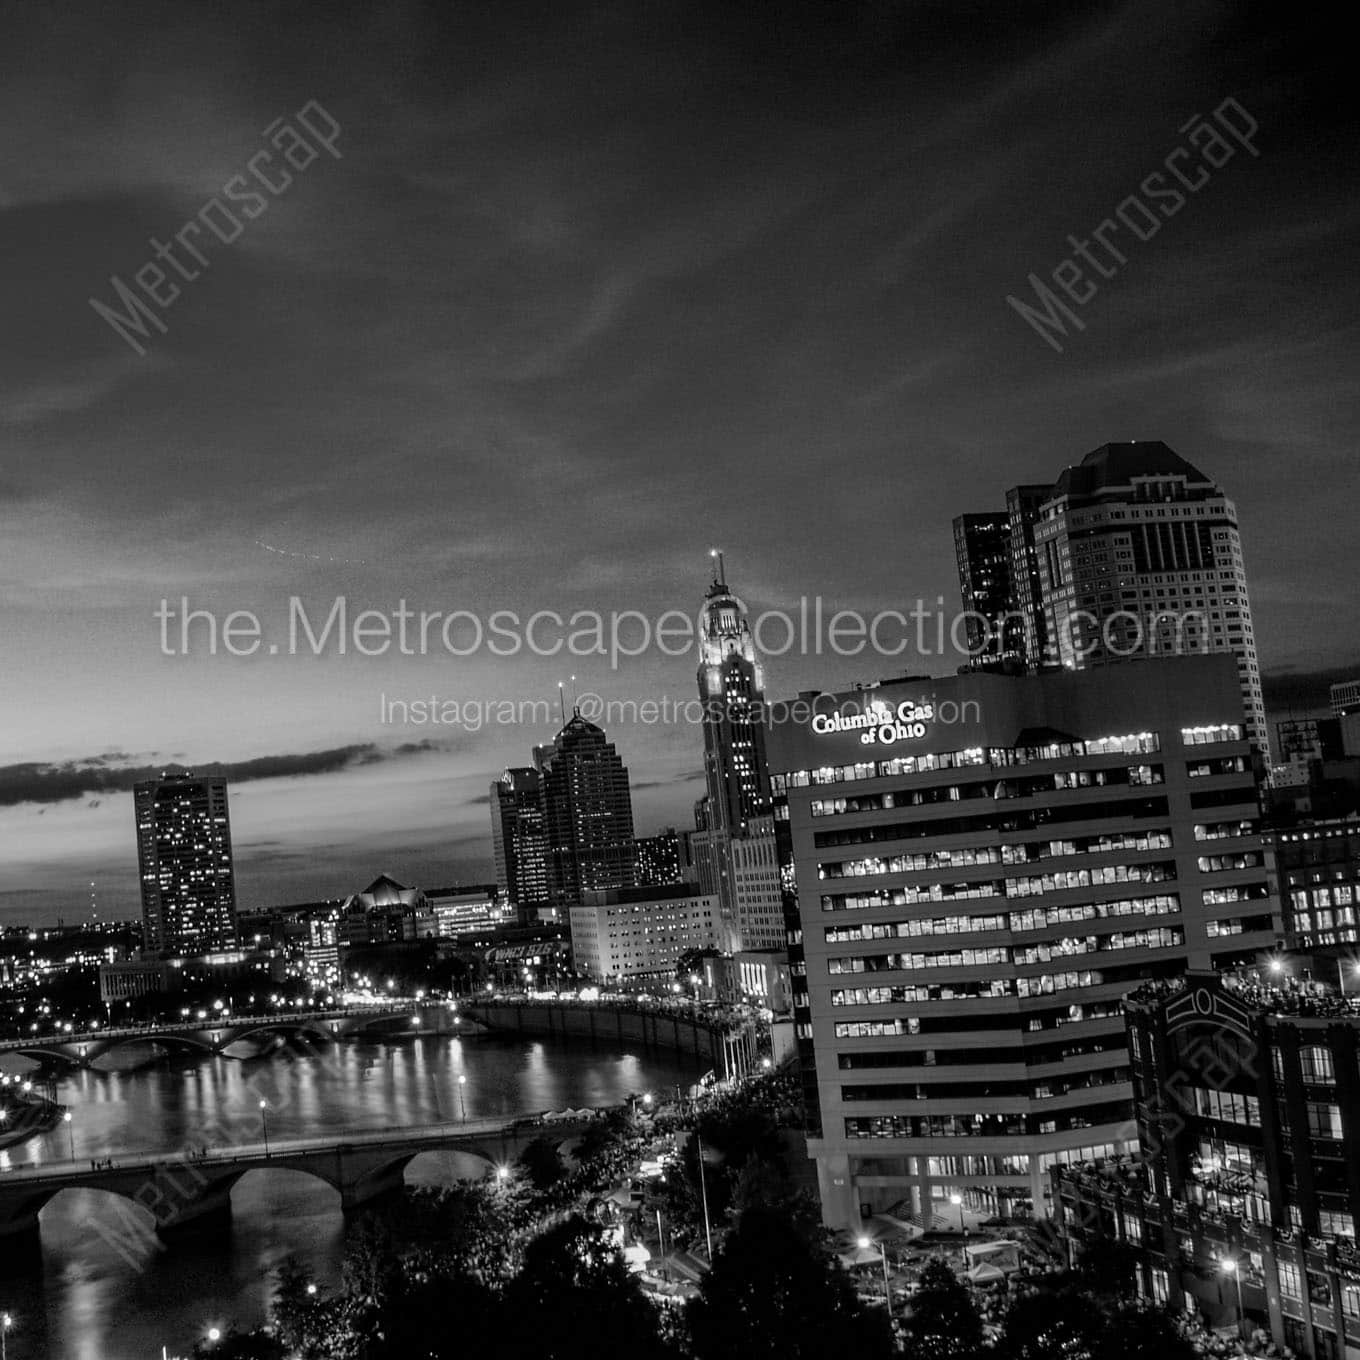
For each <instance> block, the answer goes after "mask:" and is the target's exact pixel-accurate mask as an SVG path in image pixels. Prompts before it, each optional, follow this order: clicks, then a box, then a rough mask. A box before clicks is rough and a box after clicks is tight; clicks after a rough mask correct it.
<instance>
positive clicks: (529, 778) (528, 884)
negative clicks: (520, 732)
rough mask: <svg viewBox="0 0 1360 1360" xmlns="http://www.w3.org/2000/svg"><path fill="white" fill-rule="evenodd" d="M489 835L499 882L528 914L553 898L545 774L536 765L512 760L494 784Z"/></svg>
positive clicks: (514, 903)
mask: <svg viewBox="0 0 1360 1360" xmlns="http://www.w3.org/2000/svg"><path fill="white" fill-rule="evenodd" d="M491 840H492V846H493V851H494V854H495V860H496V886H497V887H498V888H499V889H500V890H501V892H503V893H504V894H505V896H506V898H507V900H508V901H509V902H510V903H511V905H512V906H513V907H514V908H515V910H516V912H517V913H518V914H519V917H520V919H521V920H528V919H530V918H532V916H533V915H534V913H535V912H536V911H537V909H538V908H539V907H545V906H547V905H548V904H549V903H550V902H551V900H552V895H551V893H550V891H549V887H548V830H547V818H546V815H545V812H544V807H543V777H542V775H541V774H540V773H539V771H538V770H536V769H534V768H533V767H532V766H511V767H510V768H509V769H507V770H506V772H505V773H504V774H503V775H502V776H501V777H500V778H499V779H498V780H496V782H495V783H494V784H492V785H491Z"/></svg>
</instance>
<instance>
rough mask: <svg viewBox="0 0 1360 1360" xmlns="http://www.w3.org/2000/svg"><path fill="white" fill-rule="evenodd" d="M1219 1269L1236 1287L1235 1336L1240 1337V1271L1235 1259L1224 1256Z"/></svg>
mask: <svg viewBox="0 0 1360 1360" xmlns="http://www.w3.org/2000/svg"><path fill="white" fill-rule="evenodd" d="M1219 1266H1220V1268H1221V1269H1222V1270H1223V1273H1224V1274H1225V1275H1231V1276H1232V1279H1233V1284H1234V1285H1236V1287H1237V1335H1238V1336H1239V1337H1240V1336H1241V1335H1242V1321H1243V1319H1242V1271H1241V1269H1240V1268H1239V1266H1238V1264H1237V1259H1236V1257H1233V1256H1225V1257H1224V1258H1223V1259H1222V1261H1220V1262H1219Z"/></svg>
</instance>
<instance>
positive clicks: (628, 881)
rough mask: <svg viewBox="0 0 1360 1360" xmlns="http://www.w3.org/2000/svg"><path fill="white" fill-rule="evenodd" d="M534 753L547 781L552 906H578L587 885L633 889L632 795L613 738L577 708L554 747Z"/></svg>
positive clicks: (598, 888) (545, 805) (589, 887)
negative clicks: (589, 720)
mask: <svg viewBox="0 0 1360 1360" xmlns="http://www.w3.org/2000/svg"><path fill="white" fill-rule="evenodd" d="M535 755H536V757H537V758H538V762H539V765H538V768H539V773H540V774H541V776H542V781H543V811H544V817H545V824H546V831H547V842H548V892H549V896H550V899H551V901H552V904H553V905H554V906H557V907H571V906H575V905H578V904H579V903H580V901H581V894H582V893H583V892H586V891H602V890H605V889H609V888H631V887H633V886H634V885H635V883H636V881H637V875H636V869H635V863H636V854H637V851H636V847H635V846H634V844H633V797H632V793H631V791H630V790H629V787H628V770H627V768H626V767H625V766H624V763H623V761H622V760H621V759H620V758H619V753H618V752H617V751H616V750H615V749H614V744H613V742H611V741H610V740H609V739H608V738H607V737H606V736H605V734H604V732H603V730H602V729H600V728H599V727H596V725H595V724H594V723H592V722H588V721H587V720H586V719H585V718H583V717H582V716H581V713H580V710H579V709H577V710H575V711H574V712H573V713H572V716H571V717H570V718H569V719H568V720H567V722H566V725H565V726H564V727H563V728H562V730H561V731H560V732H559V733H558V734H557V736H556V737H555V738H554V739H553V743H552V745H551V746H547V747H540V748H538V750H537V751H536V752H535Z"/></svg>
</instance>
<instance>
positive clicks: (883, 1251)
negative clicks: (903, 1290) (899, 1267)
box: [859, 1237, 892, 1317]
mask: <svg viewBox="0 0 1360 1360" xmlns="http://www.w3.org/2000/svg"><path fill="white" fill-rule="evenodd" d="M870 1247H877V1248H878V1254H879V1256H880V1257H881V1258H882V1260H883V1301H884V1302H885V1303H886V1304H887V1305H888V1316H889V1317H892V1286H891V1285H890V1284H889V1283H888V1249H887V1248H886V1247H885V1246H884V1245H883V1243H882V1242H875V1241H873V1240H872V1239H871V1238H868V1237H861V1238H860V1239H859V1249H860V1250H861V1251H868V1249H869V1248H870Z"/></svg>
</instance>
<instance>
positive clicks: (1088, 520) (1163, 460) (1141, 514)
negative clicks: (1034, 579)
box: [1034, 440, 1270, 763]
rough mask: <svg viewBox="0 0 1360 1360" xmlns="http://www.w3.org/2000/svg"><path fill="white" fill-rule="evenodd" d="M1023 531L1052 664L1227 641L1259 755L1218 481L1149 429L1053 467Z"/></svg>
mask: <svg viewBox="0 0 1360 1360" xmlns="http://www.w3.org/2000/svg"><path fill="white" fill-rule="evenodd" d="M1034 538H1035V547H1036V548H1037V550H1038V555H1039V577H1040V588H1041V590H1042V594H1043V611H1044V618H1045V626H1046V628H1047V630H1048V633H1049V636H1050V638H1051V639H1052V645H1053V646H1054V647H1055V648H1056V655H1057V659H1058V660H1059V661H1060V662H1061V663H1062V665H1064V666H1066V667H1069V668H1076V669H1084V668H1086V667H1089V666H1100V665H1105V664H1109V663H1111V662H1119V661H1124V660H1127V659H1128V658H1129V657H1133V656H1163V655H1182V654H1185V653H1190V652H1230V653H1232V655H1233V656H1234V657H1235V658H1236V662H1237V670H1238V683H1239V687H1240V689H1241V693H1242V705H1243V711H1244V713H1245V717H1246V727H1247V733H1248V736H1249V737H1250V739H1251V742H1252V745H1253V747H1254V748H1255V749H1256V750H1257V751H1258V752H1259V753H1260V754H1261V755H1262V756H1264V757H1265V758H1266V760H1267V763H1268V762H1269V754H1270V748H1269V741H1268V738H1267V735H1266V712H1265V703H1264V701H1263V699H1262V695H1261V673H1260V669H1259V667H1258V665H1257V659H1256V636H1255V633H1254V632H1253V630H1252V622H1251V605H1250V603H1249V601H1248V598H1247V577H1246V570H1245V568H1244V566H1243V562H1242V542H1241V537H1240V535H1239V534H1238V529H1237V510H1236V508H1235V507H1234V505H1233V503H1232V501H1231V500H1229V499H1228V497H1227V496H1226V495H1225V494H1224V492H1223V490H1222V488H1221V487H1219V486H1217V485H1216V484H1215V483H1214V482H1213V481H1211V480H1210V479H1209V478H1208V477H1206V476H1205V475H1204V474H1203V473H1202V472H1200V471H1199V470H1198V469H1197V468H1195V467H1193V466H1191V464H1189V463H1187V462H1186V461H1185V459H1184V458H1182V457H1181V456H1180V455H1179V454H1177V453H1175V452H1173V451H1172V450H1171V449H1169V448H1168V447H1167V446H1166V445H1165V444H1163V443H1162V442H1161V441H1160V440H1151V441H1148V442H1145V443H1135V444H1103V445H1101V447H1100V448H1098V449H1096V450H1094V451H1093V452H1091V453H1088V454H1087V455H1086V457H1085V458H1083V459H1082V461H1081V462H1080V463H1078V464H1077V465H1076V466H1075V467H1069V468H1067V469H1066V471H1064V472H1063V474H1062V476H1061V477H1059V478H1058V482H1057V485H1056V486H1054V488H1053V490H1052V492H1051V493H1050V495H1049V497H1048V499H1047V500H1046V501H1045V502H1044V505H1043V509H1042V510H1041V512H1040V519H1039V522H1038V524H1037V525H1036V526H1035V533H1034Z"/></svg>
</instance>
